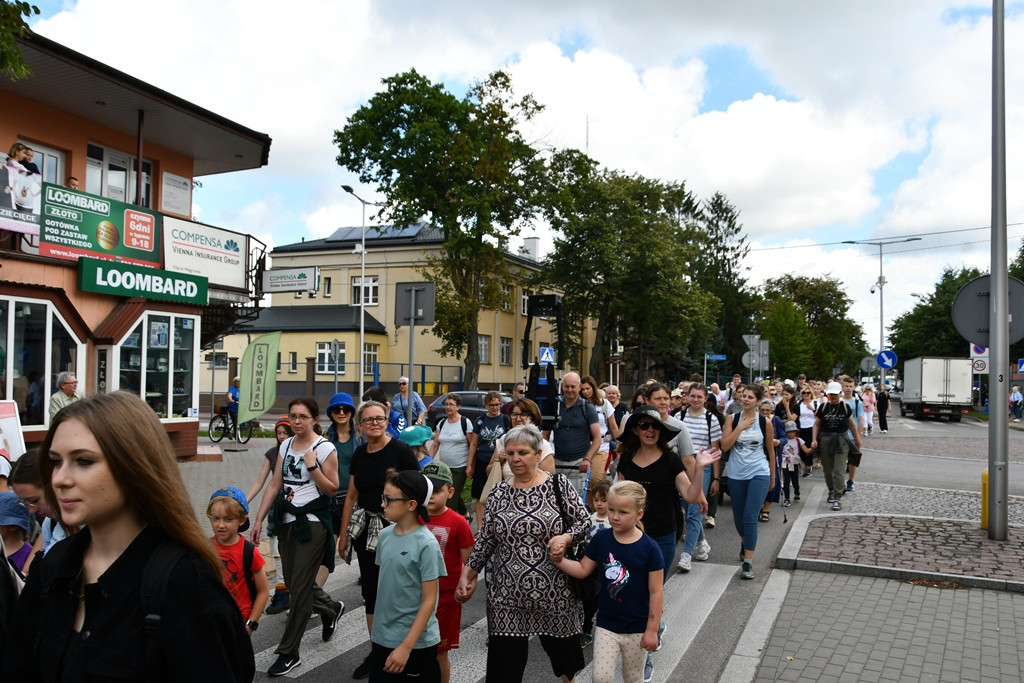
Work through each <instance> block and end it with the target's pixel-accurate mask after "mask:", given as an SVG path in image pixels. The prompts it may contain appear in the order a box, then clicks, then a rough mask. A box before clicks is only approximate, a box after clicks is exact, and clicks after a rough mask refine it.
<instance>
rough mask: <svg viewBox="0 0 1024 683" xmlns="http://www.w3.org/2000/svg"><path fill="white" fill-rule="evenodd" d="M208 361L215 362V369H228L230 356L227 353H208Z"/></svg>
mask: <svg viewBox="0 0 1024 683" xmlns="http://www.w3.org/2000/svg"><path fill="white" fill-rule="evenodd" d="M206 359H207V360H212V361H213V367H215V368H226V367H227V366H228V354H226V353H217V352H214V353H208V354H206Z"/></svg>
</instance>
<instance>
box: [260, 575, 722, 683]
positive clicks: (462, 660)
mask: <svg viewBox="0 0 1024 683" xmlns="http://www.w3.org/2000/svg"><path fill="white" fill-rule="evenodd" d="M723 561H724V560H723ZM737 574H738V564H718V563H715V562H708V563H699V562H695V563H694V564H693V570H692V571H691V572H690V573H689V574H676V575H675V576H673V577H672V578H671V579H669V582H668V584H667V585H666V586H665V605H664V619H665V624H666V630H665V635H664V639H663V647H662V649H661V650H660V651H659V652H657V653H656V654H655V660H654V661H655V675H654V681H659V682H660V681H667V680H669V676H670V675H671V674H672V672H673V670H674V669H675V668H676V666H677V665H678V664H679V661H680V659H681V658H682V656H683V654H684V653H685V652H686V650H687V648H688V647H689V645H690V644H691V643H692V642H693V640H694V638H696V636H697V634H698V633H699V632H700V629H701V627H702V626H703V624H704V621H705V620H706V619H707V617H708V616H709V615H710V614H712V612H713V610H714V607H715V604H716V603H717V602H718V600H719V598H720V597H721V596H722V594H723V593H724V592H725V590H726V589H727V588H728V586H729V585H730V584H731V583H733V582H735V581H737ZM357 576H358V570H357V569H356V567H355V566H348V565H341V566H339V567H338V569H337V570H336V571H335V572H334V574H332V575H331V577H330V579H329V580H328V582H327V585H326V586H325V587H324V588H325V590H327V592H328V593H330V594H331V595H337V594H340V593H342V592H345V593H346V594H351V593H352V584H354V582H355V579H356V577H357ZM480 587H481V591H480V592H479V593H478V594H477V596H475V597H474V598H473V601H472V602H476V601H479V602H480V603H481V605H482V604H483V601H484V600H485V595H484V590H483V581H482V579H481V585H480ZM477 611H478V612H480V610H477ZM481 613H482V612H481ZM270 620H276V622H279V624H278V626H277V629H276V634H277V635H279V634H280V633H279V632H280V629H282V628H283V623H284V615H280V616H271V617H265V618H264V620H263V622H264V623H267V622H268V621H270ZM276 622H274V623H276ZM259 633H263V631H262V630H261V631H260V632H259ZM267 635H270V634H267ZM261 640H265V638H264V639H261ZM263 644H264V646H266V643H263ZM275 646H276V643H274V644H272V645H270V646H269V647H265V648H264V649H261V650H259V651H258V652H257V653H256V671H257V674H256V680H266V679H267V676H266V671H267V668H268V667H269V666H270V665H271V664H272V663H273V662H274V660H275V659H276V657H277V655H276V654H275V653H274V647H275ZM534 651H536V652H538V653H539V652H541V650H540V646H539V644H532V645H531V653H534ZM300 652H301V654H302V665H301V666H300V667H298V668H296V669H294V670H292V671H291V672H289V673H288V674H287V675H286V676H285V677H287V678H299V677H308V678H309V679H311V680H317V679H318V678H319V677H318V676H315V675H311V674H312V673H313V672H314V670H317V669H319V668H320V667H323V672H322V673H323V678H324V680H328V677H329V678H330V680H336V679H337V678H339V677H340V678H341V679H343V680H348V678H349V673H350V672H349V671H338V670H336V669H332V667H331V662H332V661H333V660H335V659H338V658H341V657H344V656H345V655H347V654H349V653H351V655H350V656H349V657H348V659H349V660H353V659H354V658H358V660H361V659H362V656H363V655H365V653H367V652H369V644H368V638H367V635H366V612H365V610H364V609H363V607H362V606H360V607H357V608H350V609H348V610H346V612H345V614H344V616H342V618H341V621H340V622H339V623H338V628H337V631H336V632H335V634H334V637H333V638H332V639H331V641H330V642H328V643H324V642H322V640H321V630H320V619H319V618H317V617H313V618H312V619H310V622H309V627H308V629H307V631H306V633H305V635H304V636H303V638H302V646H301V650H300ZM586 654H587V659H588V664H587V668H586V669H584V670H583V671H582V672H580V673H579V674H578V675H577V681H579V682H580V683H586V682H587V681H590V680H592V676H591V664H590V662H589V660H590V654H591V653H590V652H589V651H588V652H587V653H586ZM450 661H451V683H478V682H479V681H483V680H484V672H485V670H486V663H487V622H486V619H484V618H480V619H478V620H476V621H473V622H472V623H470V624H469V625H464V626H463V630H462V634H461V644H460V647H459V649H458V650H456V651H453V652H452V653H451V655H450ZM552 679H553V677H552V675H551V669H550V665H549V664H548V661H547V658H546V657H545V656H544V655H543V654H542V653H541V654H540V655H539V657H537V658H533V657H531V663H530V664H529V665H528V668H527V672H526V675H525V676H524V680H525V681H532V680H552Z"/></svg>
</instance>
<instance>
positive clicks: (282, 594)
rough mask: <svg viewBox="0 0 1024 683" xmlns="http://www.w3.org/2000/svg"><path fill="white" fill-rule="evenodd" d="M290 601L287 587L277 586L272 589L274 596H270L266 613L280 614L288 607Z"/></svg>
mask: <svg viewBox="0 0 1024 683" xmlns="http://www.w3.org/2000/svg"><path fill="white" fill-rule="evenodd" d="M291 601H292V596H291V593H289V592H288V589H287V588H278V589H277V590H275V591H274V597H272V598H270V605H268V606H267V610H266V611H267V614H280V613H281V612H283V611H285V610H286V609H288V605H289V604H290V603H291Z"/></svg>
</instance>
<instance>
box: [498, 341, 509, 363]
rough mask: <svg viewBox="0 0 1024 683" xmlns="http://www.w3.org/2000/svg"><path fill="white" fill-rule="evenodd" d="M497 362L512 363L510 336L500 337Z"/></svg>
mask: <svg viewBox="0 0 1024 683" xmlns="http://www.w3.org/2000/svg"><path fill="white" fill-rule="evenodd" d="M498 353H499V354H500V356H499V361H498V362H499V363H501V364H502V365H512V337H502V338H501V347H500V350H499V351H498Z"/></svg>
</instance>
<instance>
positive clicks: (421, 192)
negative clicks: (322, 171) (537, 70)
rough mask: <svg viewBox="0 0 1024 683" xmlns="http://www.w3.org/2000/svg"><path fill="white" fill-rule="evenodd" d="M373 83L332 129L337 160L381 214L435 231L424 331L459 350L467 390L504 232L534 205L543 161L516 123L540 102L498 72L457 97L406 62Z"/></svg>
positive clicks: (506, 277)
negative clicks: (369, 192) (371, 192)
mask: <svg viewBox="0 0 1024 683" xmlns="http://www.w3.org/2000/svg"><path fill="white" fill-rule="evenodd" d="M383 83H384V85H385V89H384V90H383V91H381V92H379V93H377V94H376V95H374V96H373V97H372V98H371V99H370V101H369V102H368V103H367V104H366V105H364V106H362V107H360V108H359V109H358V110H357V111H356V112H355V113H354V114H353V115H352V116H351V117H350V118H349V121H348V123H347V124H346V125H345V127H344V128H343V129H342V130H340V131H335V134H334V142H335V144H336V145H337V146H338V150H339V154H338V164H340V165H341V166H344V167H345V168H347V169H348V170H350V171H354V172H358V173H359V179H360V181H362V182H364V183H371V184H375V185H376V186H377V189H378V190H379V191H380V192H381V193H382V194H383V195H384V214H385V215H386V216H388V218H389V219H390V220H391V221H393V222H395V223H398V224H402V225H408V224H412V223H416V222H418V221H420V220H422V219H423V217H426V219H427V220H428V221H430V222H432V223H433V224H434V225H436V226H437V227H438V228H439V229H440V230H441V231H442V233H443V234H444V238H445V242H444V245H443V247H442V250H441V254H440V255H439V256H436V257H434V258H432V259H429V262H428V264H427V267H426V268H425V269H424V276H425V277H427V278H429V279H431V280H433V281H434V282H435V283H436V284H437V287H436V292H437V301H436V309H435V310H436V313H435V316H436V317H435V323H434V327H433V332H434V334H435V335H437V337H438V338H439V339H440V340H441V348H440V349H438V350H439V352H440V353H441V354H442V355H444V356H455V357H458V356H460V355H462V354H465V356H464V364H465V368H466V375H465V383H466V386H467V387H469V388H470V389H475V388H476V385H477V377H478V375H479V370H480V352H479V346H478V338H479V335H478V320H479V313H480V309H481V308H482V307H484V306H486V307H490V308H496V307H498V306H499V305H500V304H501V298H502V292H501V285H502V284H503V283H506V282H510V281H511V275H510V274H509V272H508V267H507V262H506V260H505V258H504V253H505V251H506V249H507V247H508V241H509V238H511V237H513V236H514V235H517V234H518V233H519V227H520V225H521V224H522V223H523V222H525V221H527V220H529V218H530V217H532V216H533V215H534V214H535V213H536V210H537V209H536V200H537V196H538V194H539V191H540V188H541V183H542V182H543V176H544V169H545V165H544V163H543V160H542V159H541V158H540V155H539V154H538V152H537V150H535V149H534V148H533V147H532V146H531V145H530V144H528V143H527V142H526V140H524V138H523V137H522V135H521V133H520V132H519V125H520V123H522V122H525V121H529V120H530V119H532V118H533V117H534V116H536V114H537V113H539V112H540V111H541V109H542V107H541V105H540V104H538V103H537V102H536V101H535V100H534V99H533V98H532V97H531V96H529V95H527V96H524V97H521V98H516V97H515V95H514V94H513V91H512V83H511V80H510V79H509V77H508V76H507V75H506V74H505V73H504V72H501V71H497V72H495V73H493V74H491V75H490V76H488V78H487V79H486V80H484V81H483V82H481V83H478V84H476V85H475V86H473V87H472V88H471V89H470V90H469V92H468V93H467V94H466V96H465V97H464V98H463V99H458V98H456V97H455V96H454V95H452V94H451V93H449V92H447V91H446V90H445V89H444V87H443V86H442V85H440V84H436V83H431V82H430V81H428V80H427V79H426V78H425V77H423V76H421V75H420V74H419V73H417V72H416V70H415V69H413V70H410V71H408V72H406V73H402V74H397V75H395V76H392V77H390V78H386V79H384V81H383Z"/></svg>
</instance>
